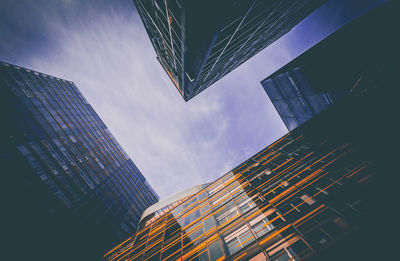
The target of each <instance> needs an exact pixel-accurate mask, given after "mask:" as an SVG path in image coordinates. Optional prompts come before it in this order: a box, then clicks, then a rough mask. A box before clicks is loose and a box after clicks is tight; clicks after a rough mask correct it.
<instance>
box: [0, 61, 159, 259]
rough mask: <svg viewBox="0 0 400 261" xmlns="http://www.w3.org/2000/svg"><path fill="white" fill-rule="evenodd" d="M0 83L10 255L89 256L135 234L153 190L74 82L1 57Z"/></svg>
mask: <svg viewBox="0 0 400 261" xmlns="http://www.w3.org/2000/svg"><path fill="white" fill-rule="evenodd" d="M0 88H1V89H0V91H1V95H0V97H1V98H0V106H1V110H0V111H1V118H2V127H1V135H0V139H1V147H0V162H1V171H2V172H3V173H2V174H3V175H2V182H1V183H2V185H3V186H2V187H4V188H3V190H2V191H7V197H8V203H9V205H8V206H7V207H6V208H4V209H3V210H5V211H4V212H6V213H7V214H9V215H10V216H9V220H8V223H7V224H8V226H9V229H10V230H9V231H8V230H7V231H8V232H9V233H6V235H9V236H6V237H7V238H8V240H9V241H8V242H9V243H10V245H12V247H15V248H17V249H19V248H21V247H22V246H21V244H22V241H21V240H23V241H24V242H25V243H23V245H24V246H23V248H24V250H23V251H24V252H23V253H21V251H16V252H15V255H16V256H15V258H12V259H11V260H22V259H28V257H29V259H30V260H64V259H65V260H85V258H86V260H94V258H96V257H101V256H102V255H103V254H104V251H105V250H106V249H109V248H110V247H111V246H112V245H113V244H115V243H116V242H119V241H121V240H122V239H123V238H126V237H127V236H128V235H130V234H132V233H133V232H135V231H136V226H137V224H138V222H139V219H140V217H141V215H142V212H143V211H144V210H145V209H146V208H147V207H149V206H150V205H152V204H154V203H155V202H157V201H158V196H157V194H156V193H155V192H154V190H153V189H152V188H151V186H150V185H149V184H148V182H147V181H146V179H145V178H144V177H143V175H142V174H141V173H140V171H139V170H138V168H137V167H136V166H135V164H134V163H133V162H132V160H131V159H130V158H129V157H128V155H127V154H126V153H125V151H124V150H123V149H122V148H121V146H120V145H119V143H118V142H117V141H116V140H115V138H114V137H113V135H112V134H111V133H110V131H109V130H108V128H107V127H106V126H105V124H104V123H103V121H102V120H101V119H100V118H99V116H98V115H97V113H96V112H95V111H94V110H93V108H92V107H91V106H90V105H89V104H88V102H87V101H86V99H85V98H84V97H83V96H82V94H81V93H80V91H79V90H78V88H77V87H76V86H75V84H74V83H72V82H70V81H66V80H63V79H59V78H56V77H53V76H50V75H46V74H43V73H38V72H35V71H32V70H28V69H24V68H20V67H18V66H14V65H11V64H7V63H1V62H0ZM3 217H4V216H3ZM3 232H4V231H3V230H2V233H3ZM27 242H28V243H27ZM89 242H90V243H89ZM12 247H10V248H11V249H12ZM10 252H12V251H10ZM21 255H22V256H23V257H24V258H21ZM78 255H79V258H78V257H77V256H78ZM18 257H20V258H18Z"/></svg>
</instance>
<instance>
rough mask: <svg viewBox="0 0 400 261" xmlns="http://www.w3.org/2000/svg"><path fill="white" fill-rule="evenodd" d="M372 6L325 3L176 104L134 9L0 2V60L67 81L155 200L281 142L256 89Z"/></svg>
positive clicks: (76, 2)
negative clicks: (137, 171)
mask: <svg viewBox="0 0 400 261" xmlns="http://www.w3.org/2000/svg"><path fill="white" fill-rule="evenodd" d="M380 2H383V1H382V0H381V1H378V0H328V2H327V3H326V4H325V5H324V6H322V7H321V8H320V9H318V10H317V11H316V12H314V13H313V14H312V15H310V16H309V17H308V18H306V19H305V20H303V21H302V22H301V23H300V24H299V25H297V26H296V27H295V28H294V29H293V30H292V31H290V32H289V33H287V34H286V35H285V36H284V37H282V38H281V39H279V40H278V41H276V42H275V43H273V44H272V45H270V46H269V47H267V48H266V49H264V50H263V51H262V52H260V53H259V54H257V55H256V56H255V57H253V58H251V59H250V60H249V61H247V62H246V63H244V64H243V65H241V66H239V67H238V68H237V69H235V70H234V71H233V72H231V73H229V74H228V75H226V76H225V77H224V78H222V79H221V80H219V81H218V82H217V83H215V84H214V85H212V86H211V87H209V88H208V89H206V90H205V91H203V92H202V93H201V94H199V95H198V96H196V97H195V98H193V99H191V100H190V101H189V102H184V100H183V99H182V98H181V96H180V94H179V93H178V91H177V90H176V88H175V87H174V86H173V83H172V82H171V81H170V79H169V78H168V76H167V75H166V74H165V72H164V70H163V69H162V67H161V66H160V65H159V63H158V62H157V60H156V55H155V52H154V50H153V48H152V45H151V43H150V40H149V38H148V36H147V34H146V32H145V29H144V26H143V24H142V22H141V20H140V18H139V16H138V14H137V11H136V9H135V6H134V4H133V1H132V0H113V1H110V0H108V1H107V0H51V1H50V0H35V1H31V0H1V2H0V60H1V61H5V62H9V63H12V64H16V65H19V66H23V67H27V68H30V69H33V70H37V71H40V72H43V73H46V74H50V75H54V76H57V77H60V78H64V79H67V80H71V81H73V82H74V83H75V84H76V85H77V86H78V88H79V89H80V90H81V92H82V93H83V95H84V96H85V97H86V98H87V100H88V101H89V103H90V104H91V105H92V106H93V108H94V109H95V111H96V112H97V113H98V114H99V116H100V118H101V119H102V120H103V121H104V122H105V124H106V125H107V126H108V128H109V129H110V131H111V132H112V133H113V134H114V136H115V137H116V139H117V140H118V141H119V142H120V144H121V146H122V147H123V148H124V149H125V150H126V152H127V153H128V155H129V156H130V157H131V158H132V160H133V161H134V162H135V164H136V165H137V166H138V168H139V169H140V170H141V172H142V174H143V175H144V176H145V177H146V179H147V180H148V181H149V183H150V184H151V185H152V186H153V188H154V189H155V191H156V192H157V193H158V194H159V195H160V197H161V198H165V197H167V196H169V195H171V194H174V193H177V192H179V191H182V190H184V189H186V188H189V187H192V186H195V185H198V184H202V183H206V182H211V181H213V180H215V179H216V178H218V177H220V176H221V175H223V174H225V173H227V172H228V171H230V170H231V169H233V168H234V167H236V166H237V165H239V164H240V163H241V162H243V161H245V160H246V159H248V158H249V157H251V156H252V155H254V154H255V153H257V152H258V151H260V150H261V149H263V148H264V147H266V146H268V145H269V144H271V143H272V142H274V141H275V140H276V139H278V138H280V137H281V136H283V135H284V134H286V133H287V129H286V127H285V126H284V124H283V123H282V121H281V119H280V117H279V115H278V114H277V112H276V110H275V108H274V107H273V105H272V103H271V102H270V100H269V99H268V96H267V95H266V93H265V91H264V90H263V88H262V87H261V84H260V81H261V80H263V79H264V78H266V77H267V76H269V75H270V74H271V73H273V72H274V71H276V70H278V69H279V68H280V67H282V66H283V65H285V64H286V63H288V62H290V61H291V60H292V59H294V58H295V57H296V56H298V55H300V54H301V53H302V52H304V51H305V50H307V49H308V48H310V47H312V46H313V45H314V44H315V43H317V42H318V41H320V40H322V39H323V38H324V37H326V36H328V35H329V34H331V33H332V32H334V31H336V30H337V29H338V28H340V27H341V26H342V25H343V24H345V23H346V22H348V21H350V20H351V19H353V18H354V17H357V16H358V15H360V14H361V13H363V12H365V11H367V10H369V9H370V8H372V7H374V6H376V5H377V4H379V3H380Z"/></svg>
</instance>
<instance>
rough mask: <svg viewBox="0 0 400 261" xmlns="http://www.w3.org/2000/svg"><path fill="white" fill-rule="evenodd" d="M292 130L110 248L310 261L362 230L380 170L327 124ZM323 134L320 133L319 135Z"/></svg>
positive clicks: (115, 255) (143, 254) (111, 257)
mask: <svg viewBox="0 0 400 261" xmlns="http://www.w3.org/2000/svg"><path fill="white" fill-rule="evenodd" d="M315 124H318V125H317V126H320V127H318V128H316V129H315V128H311V129H313V131H310V129H308V130H307V129H302V130H297V131H296V132H292V133H289V134H287V135H285V136H284V137H282V138H281V139H279V140H277V141H276V142H275V143H273V144H271V145H270V146H268V147H267V148H265V149H263V150H262V151H260V152H259V153H257V154H256V155H254V156H253V157H251V158H250V159H248V160H247V161H245V162H244V163H242V164H241V165H239V166H238V167H236V168H235V169H233V170H232V171H230V172H229V173H227V174H225V175H224V176H222V177H221V178H219V179H218V180H216V181H215V182H213V183H211V184H210V185H208V186H207V187H205V188H204V189H201V190H200V191H199V192H197V193H195V194H194V195H192V196H191V197H189V198H187V199H186V200H184V201H181V202H179V204H178V205H176V206H174V207H173V208H171V209H168V211H167V212H165V213H163V215H158V216H157V218H156V219H152V220H151V222H148V221H149V220H148V219H147V220H146V219H144V220H142V222H141V223H140V225H139V229H138V231H137V232H136V234H135V235H134V236H132V237H130V238H128V239H127V240H126V241H124V242H122V243H121V244H119V245H118V246H116V247H115V248H114V249H112V250H111V251H109V252H108V253H107V254H106V255H105V256H104V257H105V260H107V261H117V260H124V261H127V260H202V261H206V260H273V261H285V260H305V259H309V258H313V257H316V256H318V255H319V254H320V253H321V252H323V251H324V250H325V249H326V248H329V247H330V246H331V245H332V244H334V242H336V241H337V240H339V239H341V238H343V237H346V236H347V235H348V234H349V233H351V232H352V231H353V230H354V229H355V227H357V224H358V221H359V220H362V218H361V217H363V216H366V212H365V211H366V209H368V207H366V206H367V202H368V191H371V190H370V189H371V184H372V182H371V181H372V180H374V176H375V172H376V168H375V167H376V166H375V165H374V163H373V162H372V161H369V160H367V159H366V158H365V157H364V156H365V155H361V154H360V152H359V151H358V150H357V148H356V147H357V146H355V145H352V143H350V142H349V141H348V140H346V139H342V138H339V137H338V136H336V134H335V133H330V134H327V133H321V132H320V130H321V127H324V126H323V125H321V122H319V123H315V122H314V125H313V127H315ZM315 131H316V132H315Z"/></svg>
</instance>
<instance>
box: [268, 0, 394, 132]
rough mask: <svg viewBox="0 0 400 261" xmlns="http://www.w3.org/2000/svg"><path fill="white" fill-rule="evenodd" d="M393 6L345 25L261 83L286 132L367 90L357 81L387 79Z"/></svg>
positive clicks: (391, 58)
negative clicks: (337, 101) (352, 95)
mask: <svg viewBox="0 0 400 261" xmlns="http://www.w3.org/2000/svg"><path fill="white" fill-rule="evenodd" d="M395 2H396V1H392V2H389V3H385V4H382V5H381V6H379V7H377V8H376V9H375V10H372V11H370V12H369V13H366V14H364V15H363V16H361V17H360V18H357V19H356V20H355V21H353V22H351V23H349V24H347V25H345V26H344V27H343V28H341V29H340V30H338V31H337V32H335V33H333V34H332V35H330V36H329V37H327V38H326V39H324V40H323V41H322V42H320V43H318V44H317V45H315V46H314V47H312V48H310V49H309V50H308V51H306V52H305V53H303V54H302V55H300V56H299V57H297V58H296V59H294V60H293V61H291V62H290V63H288V64H287V65H285V66H284V67H282V68H281V69H279V70H278V71H276V72H275V73H273V74H272V75H270V76H269V77H267V78H266V79H264V80H263V81H261V84H262V86H263V87H264V89H265V91H266V92H267V94H268V96H269V98H270V99H271V101H272V103H273V104H274V106H275V108H276V110H277V111H278V113H279V115H280V116H281V118H282V120H283V122H284V123H285V125H286V127H287V128H288V129H289V131H291V130H293V129H294V128H296V127H297V126H299V125H300V124H303V123H304V122H305V121H307V120H309V119H310V118H311V117H313V116H315V115H316V114H318V113H319V112H321V111H322V110H324V109H325V108H327V107H328V106H330V105H331V104H332V103H333V102H335V101H336V100H338V99H340V98H341V97H343V95H349V94H356V95H360V94H361V93H362V92H364V91H366V90H364V89H363V87H361V86H362V85H360V84H359V82H360V80H363V81H364V80H366V79H367V78H370V79H373V78H375V79H377V78H382V79H385V78H386V77H384V76H383V74H384V73H386V72H384V71H385V70H386V71H387V69H388V67H391V68H394V64H395V61H394V54H395V53H397V49H398V44H399V42H398V40H397V39H396V38H397V36H396V35H395V34H393V32H395V31H396V30H397V28H396V26H397V24H398V21H397V15H398V13H397V12H398V10H399V8H398V6H397V5H398V4H397V3H395ZM396 21H397V22H396Z"/></svg>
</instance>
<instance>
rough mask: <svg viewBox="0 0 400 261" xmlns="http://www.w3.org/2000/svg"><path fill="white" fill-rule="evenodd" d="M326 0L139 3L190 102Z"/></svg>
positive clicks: (148, 28) (163, 60) (167, 65)
mask: <svg viewBox="0 0 400 261" xmlns="http://www.w3.org/2000/svg"><path fill="white" fill-rule="evenodd" d="M324 2H325V0H302V1H300V0H273V1H270V0H244V1H239V0H221V1H212V0H202V1H197V0H189V1H180V0H172V1H160V0H134V3H135V5H136V7H137V9H138V12H139V15H140V17H141V19H142V21H143V23H144V25H145V28H146V31H147V34H148V35H149V37H150V40H151V43H152V44H153V47H154V49H155V51H156V54H157V59H158V61H159V62H160V64H161V65H162V67H163V68H164V70H165V71H166V73H167V74H168V76H169V77H170V78H171V80H172V82H173V83H174V85H175V87H176V88H177V89H178V91H179V92H180V94H181V95H182V97H183V98H184V99H185V101H188V100H190V99H191V98H193V97H194V96H196V95H197V94H199V93H200V92H202V91H203V90H205V89H206V88H207V87H209V86H210V85H211V84H213V83H214V82H216V81H217V80H219V79H220V78H222V77H223V76H224V75H226V74H227V73H229V72H230V71H232V70H233V69H235V68H236V67H238V66H239V65H240V64H242V63H243V62H245V61H247V60H248V59H249V58H251V57H252V56H253V55H255V54H256V53H258V52H259V51H261V50H262V49H264V48H265V47H267V46H268V45H270V44H271V43H273V42H274V41H276V40H277V39H278V38H280V37H281V36H283V35H284V34H286V33H287V32H288V31H290V30H291V29H292V28H293V27H294V26H295V25H296V24H298V23H299V22H300V21H301V20H302V19H304V18H305V17H306V16H307V15H309V14H310V13H311V12H313V11H314V10H315V9H316V8H318V7H319V6H320V5H321V4H322V3H324Z"/></svg>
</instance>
